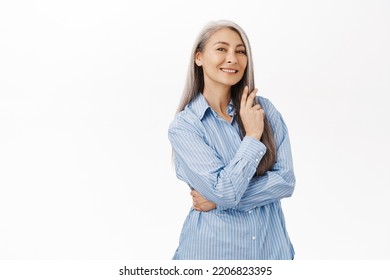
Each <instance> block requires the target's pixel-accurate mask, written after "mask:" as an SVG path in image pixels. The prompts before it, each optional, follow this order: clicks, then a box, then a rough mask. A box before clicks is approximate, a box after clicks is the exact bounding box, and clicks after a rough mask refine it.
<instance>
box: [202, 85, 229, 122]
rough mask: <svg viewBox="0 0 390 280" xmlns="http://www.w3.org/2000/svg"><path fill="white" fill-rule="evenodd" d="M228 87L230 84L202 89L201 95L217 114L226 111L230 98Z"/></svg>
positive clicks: (223, 113)
mask: <svg viewBox="0 0 390 280" xmlns="http://www.w3.org/2000/svg"><path fill="white" fill-rule="evenodd" d="M230 89H231V87H230V86H224V87H219V88H215V87H214V88H207V87H205V88H204V90H203V96H204V98H205V99H206V100H207V102H208V103H209V105H210V107H211V108H213V110H214V111H216V112H217V113H219V114H222V115H225V114H226V111H227V106H228V105H229V102H230V99H231V94H230Z"/></svg>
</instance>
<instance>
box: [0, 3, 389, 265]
mask: <svg viewBox="0 0 390 280" xmlns="http://www.w3.org/2000/svg"><path fill="white" fill-rule="evenodd" d="M389 14H390V2H389V1H385V0H383V1H379V0H376V1H373V0H363V1H346V0H344V1H335V0H334V1H329V0H328V1H303V0H300V1H288V0H285V1H242V0H240V1H237V0H234V1H230V0H225V1H200V0H198V1H192V2H190V1H157V0H156V1H125V0H123V1H87V0H72V1H49V0H47V1H42V0H41V1H2V2H1V4H0V259H133V260H137V259H145V260H149V259H156V260H158V259H161V260H165V259H170V258H171V257H172V256H173V253H174V251H175V249H176V246H177V243H178V239H179V234H180V230H181V226H182V223H183V221H184V219H185V216H186V214H187V212H188V210H189V207H190V205H191V199H190V196H189V193H188V192H189V190H188V188H187V186H186V185H185V184H184V183H182V182H181V181H179V180H178V179H176V176H175V172H174V168H173V166H172V164H171V148H170V144H169V141H168V139H167V128H168V125H169V123H170V121H171V120H172V118H173V116H174V113H175V110H176V107H177V105H178V102H179V99H180V97H181V92H182V89H183V85H184V80H185V75H186V71H187V65H188V62H189V61H188V60H189V57H190V49H191V47H192V44H193V42H194V40H195V37H196V35H197V34H198V32H199V31H200V29H201V28H202V27H203V25H204V24H206V23H208V22H209V21H210V20H218V19H230V20H233V21H235V22H237V23H238V24H239V25H241V26H242V27H243V28H244V30H246V33H247V35H248V36H249V39H250V41H251V44H252V49H253V52H254V63H255V76H256V85H257V87H258V88H259V90H260V91H259V94H260V95H263V96H265V97H267V98H269V99H270V100H271V101H272V102H273V103H274V105H275V106H276V107H277V108H278V109H279V111H280V112H281V113H282V115H283V116H284V118H285V121H286V123H287V125H288V127H289V131H290V137H291V142H292V149H293V157H294V164H295V171H296V177H297V185H296V191H295V193H294V195H293V197H292V198H289V199H285V200H284V201H283V207H284V212H285V216H286V221H287V227H288V231H289V234H290V237H291V239H292V242H293V244H294V246H295V249H296V253H297V254H296V259H307V260H310V259H335V260H338V259H390V241H389V236H390V219H389V217H388V216H389V214H390V190H389V189H390V180H389V170H390V164H389V158H390V148H389V142H390V131H389V130H390V127H389V124H388V120H389V119H390V113H389V111H388V110H387V108H388V105H389V95H390V52H389V50H390V17H389Z"/></svg>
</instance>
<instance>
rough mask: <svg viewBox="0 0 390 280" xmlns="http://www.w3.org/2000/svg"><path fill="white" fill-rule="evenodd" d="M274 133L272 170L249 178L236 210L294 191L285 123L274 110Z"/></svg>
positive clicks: (261, 203)
mask: <svg viewBox="0 0 390 280" xmlns="http://www.w3.org/2000/svg"><path fill="white" fill-rule="evenodd" d="M274 116H275V122H274V135H275V141H276V147H277V161H276V163H275V165H274V166H273V168H272V170H270V171H268V172H266V173H265V174H264V175H263V176H256V177H254V178H252V179H251V181H250V183H249V185H248V188H247V189H246V191H245V193H244V194H243V196H242V198H241V201H240V202H239V204H238V205H237V207H236V209H237V210H242V211H248V210H250V209H252V208H254V207H259V206H262V205H265V204H268V203H271V202H273V201H275V200H280V199H282V198H285V197H290V196H291V195H292V194H293V192H294V187H295V175H294V171H293V160H292V155H291V147H290V140H289V136H288V130H287V127H286V124H285V122H284V120H283V118H282V116H281V115H280V113H279V112H275V115H274Z"/></svg>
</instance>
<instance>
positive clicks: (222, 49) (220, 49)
mask: <svg viewBox="0 0 390 280" xmlns="http://www.w3.org/2000/svg"><path fill="white" fill-rule="evenodd" d="M217 51H220V52H226V49H225V48H222V47H221V48H218V49H217Z"/></svg>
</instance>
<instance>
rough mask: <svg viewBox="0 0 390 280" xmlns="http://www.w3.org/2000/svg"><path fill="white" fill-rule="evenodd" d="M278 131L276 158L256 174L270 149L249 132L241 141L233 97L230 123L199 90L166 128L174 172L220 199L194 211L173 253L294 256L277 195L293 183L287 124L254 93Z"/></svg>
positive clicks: (219, 256) (177, 255) (192, 257)
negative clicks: (212, 205)
mask: <svg viewBox="0 0 390 280" xmlns="http://www.w3.org/2000/svg"><path fill="white" fill-rule="evenodd" d="M256 98H257V100H258V102H259V103H260V104H261V106H262V108H263V109H264V111H265V112H266V115H267V118H268V121H269V123H270V125H271V127H272V129H273V131H274V136H275V141H276V148H277V161H276V163H275V165H274V166H273V168H272V170H270V171H268V172H267V173H265V174H264V175H263V176H254V174H255V171H256V167H257V165H258V163H259V161H260V160H261V158H262V156H263V155H264V154H265V152H266V147H265V145H264V144H263V143H261V142H260V141H258V140H257V139H255V138H252V137H248V136H246V137H244V138H243V139H241V137H240V132H239V128H238V124H237V121H236V119H235V118H234V115H235V108H234V106H233V103H232V102H230V104H229V106H228V112H227V113H228V114H229V115H230V116H232V121H231V123H229V122H227V121H226V120H225V119H223V118H221V117H219V116H218V115H217V113H216V112H215V111H214V110H213V109H212V108H211V107H210V106H209V105H208V103H207V101H206V99H205V98H204V96H203V95H202V94H199V95H198V96H197V97H196V98H195V99H194V100H193V101H192V102H191V103H190V104H188V105H187V106H186V107H185V109H184V110H183V111H181V112H179V113H178V114H177V115H176V116H175V118H174V120H173V121H172V123H171V124H170V126H169V130H168V137H169V140H170V142H171V144H172V147H173V150H174V155H175V169H176V175H177V177H178V178H179V179H180V180H182V181H184V182H186V183H187V184H188V185H189V186H190V187H191V188H193V189H196V190H197V191H198V192H199V193H200V194H201V195H202V196H203V197H205V198H206V199H208V200H210V201H213V202H215V203H216V204H217V208H216V209H213V210H211V211H208V212H200V211H196V210H194V209H193V208H191V209H190V211H189V214H188V216H187V218H186V220H185V221H184V225H183V228H182V232H181V234H180V240H179V246H178V248H177V250H176V252H175V254H174V256H173V259H186V260H195V259H202V260H208V259H214V260H222V259H237V260H238V259H243V260H245V259H248V260H250V259H252V260H254V259H271V260H279V259H292V258H293V256H294V249H293V246H292V244H291V242H290V239H289V236H288V234H287V230H286V225H285V219H284V215H283V211H282V208H281V203H280V200H281V199H282V198H284V197H289V196H291V195H292V193H293V191H294V186H295V177H294V172H293V164H292V156H291V149H290V142H289V137H288V131H287V127H286V125H285V123H284V121H283V119H282V116H281V114H280V113H279V112H278V111H277V110H276V109H275V107H274V106H273V105H272V103H271V102H270V101H269V100H268V99H266V98H264V97H260V96H257V97H256Z"/></svg>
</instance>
